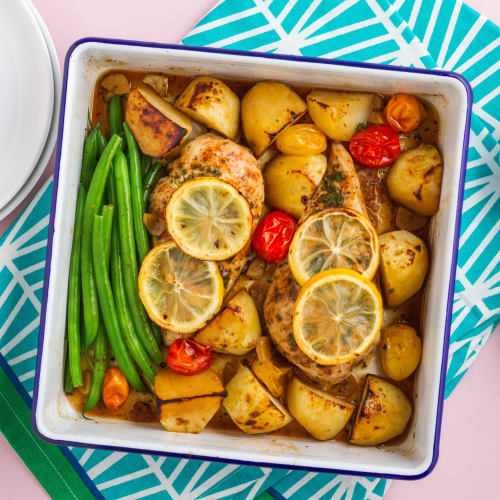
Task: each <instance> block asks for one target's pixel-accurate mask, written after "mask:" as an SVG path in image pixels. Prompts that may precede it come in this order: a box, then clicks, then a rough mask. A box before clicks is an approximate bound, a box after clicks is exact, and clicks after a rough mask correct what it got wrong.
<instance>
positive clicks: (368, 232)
mask: <svg viewBox="0 0 500 500" xmlns="http://www.w3.org/2000/svg"><path fill="white" fill-rule="evenodd" d="M379 254H380V244H379V240H378V235H377V231H376V229H375V227H374V226H373V224H372V223H371V222H370V221H369V220H368V218H367V217H365V216H364V215H362V214H360V213H358V212H356V211H354V210H351V209H348V208H327V209H326V210H322V211H321V212H318V213H317V214H314V215H311V216H310V217H308V218H307V219H306V220H305V221H304V222H303V223H302V224H301V225H300V226H299V227H298V229H297V232H296V233H295V235H294V237H293V240H292V243H291V245H290V250H289V251H288V263H289V264H290V269H291V270H292V273H293V275H294V277H295V279H296V280H297V281H298V283H299V284H300V285H303V284H304V283H305V282H306V281H307V280H308V279H309V278H311V277H313V276H314V275H315V274H317V273H319V272H321V271H325V270H326V269H332V268H345V269H353V270H354V271H357V272H359V273H360V274H362V275H363V276H364V277H365V278H367V279H369V280H370V279H372V278H373V277H374V276H375V273H376V271H377V268H378V265H379Z"/></svg>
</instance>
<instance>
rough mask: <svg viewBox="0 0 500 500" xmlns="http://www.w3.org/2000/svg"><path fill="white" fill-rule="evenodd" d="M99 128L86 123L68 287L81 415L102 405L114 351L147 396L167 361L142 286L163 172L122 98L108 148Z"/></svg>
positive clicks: (69, 385) (69, 361)
mask: <svg viewBox="0 0 500 500" xmlns="http://www.w3.org/2000/svg"><path fill="white" fill-rule="evenodd" d="M100 126H101V122H99V123H98V124H97V125H95V126H93V125H92V124H91V122H90V118H89V133H88V136H87V138H86V140H85V144H84V152H83V160H82V170H81V179H80V186H79V189H78V197H77V206H76V215H75V224H74V236H73V247H72V251H71V260H70V270H69V281H68V308H67V346H66V366H65V375H64V388H65V391H66V392H68V393H71V392H73V390H74V389H76V388H78V387H80V386H82V385H83V379H84V377H83V372H82V370H83V369H82V358H81V355H82V354H84V355H85V357H86V358H87V360H88V362H89V365H90V367H91V369H92V380H91V385H90V392H89V396H88V399H87V402H86V405H85V409H84V410H83V416H85V414H86V413H87V412H89V411H90V410H91V409H92V408H94V407H95V406H96V405H97V404H98V403H99V401H100V400H101V396H102V384H103V380H104V375H105V372H106V368H107V365H108V356H109V354H108V350H109V349H110V351H111V352H112V354H113V356H114V358H115V359H116V362H117V364H118V365H119V367H120V369H121V370H122V372H123V374H124V375H125V377H126V379H127V381H128V382H129V384H130V385H131V386H132V387H133V388H134V389H136V390H138V391H145V390H147V388H146V386H145V384H144V382H143V379H142V378H141V377H144V381H146V382H147V383H148V384H151V385H152V384H153V383H154V377H155V375H156V373H157V371H158V365H160V364H162V362H163V357H162V354H161V351H160V348H159V345H160V343H161V333H160V329H159V328H158V327H157V325H155V324H152V323H151V322H150V320H149V318H148V316H147V314H146V311H145V309H144V307H143V305H142V302H141V300H140V297H139V291H138V283H137V278H138V267H139V265H140V263H141V262H142V260H143V259H144V257H145V256H146V254H147V253H148V252H149V250H150V243H149V237H148V234H147V231H146V227H145V225H144V222H143V216H144V212H145V211H146V206H147V203H148V199H149V196H150V194H151V191H152V189H153V187H154V185H155V184H156V182H157V181H158V179H159V177H160V174H161V169H162V165H161V164H160V163H158V162H153V159H152V158H151V157H149V156H146V155H142V154H141V152H140V151H139V147H138V145H137V142H136V141H135V138H134V136H133V134H132V132H131V130H130V128H129V127H128V125H127V123H124V122H123V112H122V100H121V97H120V96H115V97H113V98H112V99H111V100H110V102H109V131H110V139H109V141H108V139H107V138H106V136H105V135H104V134H103V132H102V131H101V129H100ZM123 151H126V152H127V156H125V154H124V153H123ZM127 160H128V161H127ZM92 353H93V356H92Z"/></svg>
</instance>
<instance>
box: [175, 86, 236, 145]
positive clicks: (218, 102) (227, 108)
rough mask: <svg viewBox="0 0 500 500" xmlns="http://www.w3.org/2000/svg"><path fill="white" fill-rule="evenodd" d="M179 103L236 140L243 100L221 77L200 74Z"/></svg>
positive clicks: (192, 114) (176, 102) (180, 107)
mask: <svg viewBox="0 0 500 500" xmlns="http://www.w3.org/2000/svg"><path fill="white" fill-rule="evenodd" d="M175 106H176V107H177V108H179V109H180V110H181V111H183V112H184V113H186V115H188V116H190V117H191V118H192V119H193V120H196V121H198V122H201V123H203V124H204V125H206V126H207V127H208V128H211V129H214V130H216V131H217V132H219V133H221V134H223V135H225V136H226V137H228V138H229V139H234V138H235V137H236V136H237V135H238V129H239V124H240V100H239V99H238V96H237V95H236V94H235V93H234V92H233V91H232V90H231V89H230V88H229V87H228V86H227V85H226V84H225V83H224V82H222V81H221V80H219V79H218V78H213V77H211V76H199V77H197V78H195V79H194V80H193V81H192V82H190V83H189V85H188V86H187V87H186V88H185V89H184V91H183V92H182V94H181V95H180V96H179V97H178V98H177V100H176V101H175Z"/></svg>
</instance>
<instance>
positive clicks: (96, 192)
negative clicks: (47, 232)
mask: <svg viewBox="0 0 500 500" xmlns="http://www.w3.org/2000/svg"><path fill="white" fill-rule="evenodd" d="M121 142H122V139H121V138H120V137H118V136H117V135H116V134H115V135H113V137H112V138H111V140H110V141H109V143H108V144H107V146H106V148H105V149H104V151H103V153H102V155H101V157H100V158H99V162H98V163H97V166H96V168H95V172H94V175H93V176H92V181H91V182H90V186H89V190H88V193H87V198H86V200H85V208H84V214H83V225H82V250H81V272H82V301H83V320H84V325H85V351H86V350H87V349H88V348H89V346H90V345H91V344H92V342H93V341H94V340H95V338H96V336H97V330H98V328H99V305H98V301H97V290H96V284H95V270H94V264H93V259H92V234H93V228H94V220H95V216H96V214H97V213H98V211H99V209H100V207H101V203H102V200H103V195H104V188H105V187H106V180H107V178H108V174H109V170H110V168H111V162H112V161H113V157H114V156H115V153H116V152H117V150H118V147H119V146H120V143H121Z"/></svg>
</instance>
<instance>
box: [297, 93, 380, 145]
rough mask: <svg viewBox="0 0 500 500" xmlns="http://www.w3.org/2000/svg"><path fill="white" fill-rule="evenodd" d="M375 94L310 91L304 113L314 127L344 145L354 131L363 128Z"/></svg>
mask: <svg viewBox="0 0 500 500" xmlns="http://www.w3.org/2000/svg"><path fill="white" fill-rule="evenodd" d="M374 98H375V94H365V93H360V92H334V91H331V90H313V91H312V92H311V93H310V94H309V95H308V96H307V109H308V110H309V115H310V116H311V118H312V121H313V122H314V124H315V125H316V126H317V127H318V128H319V129H320V130H322V131H323V132H324V133H325V134H326V135H327V136H328V137H329V138H330V139H333V140H334V141H348V140H349V139H350V138H351V137H352V136H353V135H354V134H355V132H356V127H357V126H358V125H359V124H360V123H361V124H366V121H367V119H368V116H369V115H370V112H371V110H372V106H373V102H374Z"/></svg>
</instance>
